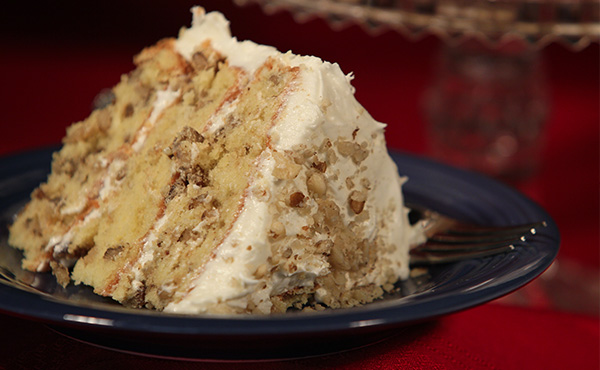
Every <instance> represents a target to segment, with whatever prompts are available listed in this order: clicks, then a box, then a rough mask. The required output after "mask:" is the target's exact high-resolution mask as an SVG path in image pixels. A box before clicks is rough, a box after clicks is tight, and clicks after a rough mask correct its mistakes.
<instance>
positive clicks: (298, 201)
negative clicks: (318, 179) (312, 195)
mask: <svg viewBox="0 0 600 370" xmlns="http://www.w3.org/2000/svg"><path fill="white" fill-rule="evenodd" d="M289 200H290V206H292V207H302V206H303V205H304V194H302V193H301V192H299V191H297V192H295V193H292V195H290V199H289Z"/></svg>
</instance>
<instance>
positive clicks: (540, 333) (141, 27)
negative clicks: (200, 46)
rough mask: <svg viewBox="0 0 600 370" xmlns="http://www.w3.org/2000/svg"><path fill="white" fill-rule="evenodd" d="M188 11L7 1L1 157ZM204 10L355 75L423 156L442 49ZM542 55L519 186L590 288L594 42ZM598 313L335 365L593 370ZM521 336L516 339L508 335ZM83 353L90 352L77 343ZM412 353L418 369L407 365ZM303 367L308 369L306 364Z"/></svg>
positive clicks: (16, 323)
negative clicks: (531, 140)
mask: <svg viewBox="0 0 600 370" xmlns="http://www.w3.org/2000/svg"><path fill="white" fill-rule="evenodd" d="M191 5H195V3H194V2H192V1H183V0H180V1H166V0H162V1H160V0H155V1H152V2H144V1H141V0H127V1H121V2H118V1H104V2H99V1H96V2H78V1H72V0H70V1H62V2H60V5H59V4H58V3H55V2H43V1H28V2H18V4H17V2H10V4H3V11H2V14H0V42H1V43H0V45H2V47H1V48H0V82H1V88H0V123H1V125H2V131H1V133H0V155H8V154H10V153H14V152H19V151H24V150H30V149H32V148H36V147H40V146H46V145H51V144H56V143H59V142H60V139H61V137H62V136H63V135H64V132H65V128H66V127H67V126H68V125H69V124H71V123H72V122H75V121H78V120H81V119H84V118H85V117H86V116H87V115H88V114H89V113H90V107H91V102H92V100H93V98H94V96H95V95H96V94H97V93H98V92H99V91H100V90H101V89H103V88H107V87H111V86H112V85H114V84H116V83H117V82H118V81H119V76H120V75H121V74H122V73H126V72H128V71H130V70H131V69H132V68H133V65H132V62H131V61H132V57H133V55H134V54H135V53H137V52H138V51H140V50H141V49H142V48H143V47H144V46H147V45H150V44H152V43H154V42H156V41H157V40H159V39H160V38H162V37H165V36H176V35H177V32H178V30H179V28H180V27H181V26H183V25H189V23H190V19H191V15H190V13H189V12H188V8H189V7H190V6H191ZM202 5H203V6H205V8H206V9H207V10H213V9H217V10H220V11H222V12H223V13H225V15H226V16H227V17H228V18H229V19H230V21H231V24H232V32H233V34H234V35H236V36H237V37H238V38H239V39H242V40H243V39H251V40H253V41H256V42H258V43H262V44H269V45H274V46H276V47H277V48H278V49H279V50H281V51H287V50H292V51H293V52H294V53H297V54H311V55H317V56H319V57H321V58H323V59H325V60H330V61H335V62H338V63H339V64H340V66H341V67H342V69H343V70H344V71H345V72H351V71H352V72H354V74H355V76H356V78H355V80H354V83H353V84H354V86H355V87H356V89H357V93H356V96H357V98H358V100H359V101H360V102H361V103H362V104H363V105H364V106H365V107H366V108H367V110H369V112H370V113H371V114H372V115H373V116H374V117H375V118H376V119H377V120H379V121H382V122H386V123H388V124H389V126H388V129H387V140H388V144H389V146H390V147H392V148H395V149H400V150H403V151H407V152H412V153H418V154H422V155H427V154H428V152H429V151H428V145H427V136H426V122H425V120H424V118H423V109H422V105H423V95H424V92H425V91H426V89H427V87H428V86H429V84H430V81H431V80H432V71H433V65H434V63H435V59H436V56H437V53H438V50H439V47H440V45H441V42H440V40H439V39H438V38H436V37H433V36H425V37H423V38H422V39H420V40H418V41H410V40H408V39H407V38H406V37H404V36H403V35H400V34H398V33H396V32H394V31H384V32H382V33H380V34H378V35H376V36H372V35H369V34H367V33H366V32H364V30H363V29H361V28H360V27H359V26H349V27H347V28H344V29H342V30H340V31H334V30H332V29H331V28H330V27H329V26H328V25H327V24H326V22H324V21H323V20H320V19H313V20H310V21H308V22H306V23H303V24H300V23H297V22H295V21H294V20H293V18H292V17H291V15H290V14H288V13H286V12H280V13H277V14H275V15H265V14H264V13H263V12H262V10H261V9H260V8H259V7H258V6H254V5H252V6H247V7H243V8H240V7H237V6H235V5H233V4H232V3H231V2H229V1H217V0H206V1H203V2H202ZM542 57H543V61H544V63H545V66H546V70H547V78H548V83H549V92H550V97H551V100H550V109H551V115H550V119H549V121H548V123H547V132H546V145H545V149H544V154H543V161H542V163H541V167H540V170H539V173H538V174H537V175H536V176H534V177H533V178H532V179H530V180H529V181H526V182H523V183H520V184H517V186H518V187H519V188H520V189H521V190H522V191H523V192H525V193H526V194H527V195H529V196H530V197H532V198H534V199H535V200H536V201H538V202H539V203H540V204H541V205H542V206H543V207H544V208H546V209H547V210H548V212H549V213H550V214H551V215H552V217H553V218H554V219H555V220H556V221H557V224H558V226H559V228H560V230H561V234H562V240H563V242H562V246H561V251H560V255H559V261H561V260H565V261H569V262H572V261H574V263H576V264H577V266H580V268H581V269H586V271H587V270H589V271H592V273H593V276H594V277H595V279H596V280H597V276H598V268H599V267H600V254H599V251H600V231H599V225H600V218H599V204H600V197H599V184H600V177H599V174H600V163H599V158H600V155H599V154H600V150H599V142H600V133H599V130H600V96H599V84H600V77H599V70H600V68H599V66H600V61H599V48H598V45H597V44H593V45H591V46H589V47H587V48H586V49H584V50H582V51H579V52H573V51H570V50H568V49H567V48H565V47H563V46H561V45H557V44H552V45H550V46H548V47H546V48H544V49H543V51H542ZM596 285H597V281H596ZM583 298H584V299H583V300H584V301H585V297H583ZM596 303H597V302H596ZM597 317H598V316H597V313H596V314H592V315H591V316H590V315H589V314H588V315H587V316H580V315H579V314H573V313H569V312H558V311H556V310H555V308H554V307H552V306H551V305H550V306H548V305H543V307H536V306H535V304H534V305H533V307H529V308H514V307H510V306H505V305H494V304H493V305H485V306H483V307H480V308H477V309H474V310H469V311H466V312H463V313H460V314H457V315H453V316H450V317H448V318H445V319H442V320H441V321H440V322H438V323H437V324H434V325H432V326H429V327H424V328H423V327H421V329H417V330H421V331H422V336H421V337H420V339H419V340H416V341H410V340H396V341H388V342H386V343H385V344H383V345H381V346H378V347H374V348H371V349H366V350H360V351H357V352H352V354H349V355H347V356H342V359H345V360H346V361H345V362H342V365H344V366H342V367H355V368H358V367H365V366H366V367H368V368H376V367H377V366H384V365H390V366H392V365H393V366H394V367H396V366H400V365H407V364H412V365H415V367H435V366H437V367H439V368H463V367H473V368H480V367H482V368H493V367H497V368H515V367H524V368H527V367H529V368H571V367H575V363H576V362H578V365H582V367H588V368H598V366H600V363H599V361H600V360H599V355H598V345H599V335H598V329H599V323H598V318H597ZM498 320H500V321H498ZM0 323H3V324H6V325H8V326H4V325H3V326H2V327H8V328H10V330H11V333H12V334H11V335H14V336H17V337H18V334H17V333H19V332H21V331H23V330H27V331H30V332H32V333H36V335H39V336H40V338H41V339H40V340H42V341H46V343H47V345H46V347H48V346H50V347H48V348H52V345H58V344H52V343H59V344H60V343H63V345H65V346H67V347H70V344H72V342H70V341H69V340H67V339H64V338H62V337H58V336H56V335H55V334H54V333H46V331H45V330H46V329H45V328H44V327H43V326H36V325H37V324H30V323H27V322H24V321H20V320H15V319H11V318H10V317H8V316H3V315H0ZM499 323H501V324H499ZM517 331H518V332H520V333H521V334H523V335H522V336H520V337H516V336H514V333H515V332H517ZM0 335H4V334H0ZM52 335H54V337H53V336H52ZM18 338H20V337H18ZM57 338H60V339H57ZM21 339H22V340H21V341H19V340H17V341H13V342H12V343H13V344H12V347H8V349H7V348H6V347H5V348H4V349H0V356H4V357H5V358H4V359H2V360H0V368H1V367H2V366H3V365H4V364H6V365H5V366H8V364H9V362H8V360H7V359H8V358H13V359H14V358H17V357H18V356H17V355H15V353H20V354H21V356H23V353H24V352H23V351H25V353H26V351H28V350H29V349H28V348H29V347H28V344H31V339H30V338H21ZM2 340H3V341H5V340H6V338H2ZM61 340H62V341H64V342H60V341H61ZM81 346H85V345H80V344H77V345H76V346H75V348H80V347H81ZM48 348H46V350H40V351H41V352H39V353H37V355H38V357H39V356H41V358H46V357H47V358H50V357H51V356H50V352H51V351H48ZM85 348H92V347H85ZM11 351H14V352H11ZM98 351H101V350H98ZM548 351H549V352H548ZM90 353H92V354H94V353H95V354H96V355H98V356H100V355H104V356H107V354H110V356H113V357H110V358H113V359H120V361H121V362H122V363H124V362H127V363H129V362H132V363H133V362H136V361H143V364H145V365H148V364H152V361H150V360H141V359H138V358H136V357H133V356H131V357H123V356H126V355H114V354H112V353H111V352H107V351H103V352H90ZM544 353H549V354H548V355H544ZM15 356H17V357H15ZM80 356H83V355H80ZM544 356H545V357H544ZM25 357H27V356H25ZM415 358H416V359H419V361H421V362H420V363H415V362H411V361H413V360H414V359H415ZM340 360H341V358H340V357H332V358H329V359H328V360H327V361H329V362H327V361H326V362H325V364H329V365H331V366H334V365H335V364H340V362H339V361H340ZM2 361H4V362H2ZM139 363H140V364H141V363H142V362H139ZM10 364H14V362H10ZM154 364H156V365H157V368H158V366H166V365H165V363H163V362H155V363H154ZM311 364H314V362H308V363H306V366H307V367H308V366H309V365H311ZM287 365H288V366H289V365H290V363H287ZM426 365H427V366H426ZM520 365H522V366H520ZM215 366H216V365H215ZM294 366H300V365H298V364H296V365H294ZM298 368H302V367H298Z"/></svg>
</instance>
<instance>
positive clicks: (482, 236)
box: [428, 222, 546, 244]
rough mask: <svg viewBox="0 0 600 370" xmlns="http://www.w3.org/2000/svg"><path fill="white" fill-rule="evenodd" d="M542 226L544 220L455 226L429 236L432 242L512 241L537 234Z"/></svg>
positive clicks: (474, 242)
mask: <svg viewBox="0 0 600 370" xmlns="http://www.w3.org/2000/svg"><path fill="white" fill-rule="evenodd" d="M541 226H546V225H545V223H544V222H535V223H531V224H526V225H517V226H507V227H474V226H469V227H468V228H464V227H463V228H454V229H450V230H447V231H445V232H442V233H437V234H434V235H431V236H430V237H429V238H428V241H430V242H438V243H448V244H450V243H453V244H465V243H468V244H471V243H473V244H477V243H485V242H501V241H503V242H510V241H512V240H514V241H518V240H519V239H521V238H522V237H523V236H524V235H527V234H535V233H536V232H537V229H538V228H539V227H541Z"/></svg>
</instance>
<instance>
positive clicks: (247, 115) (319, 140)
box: [9, 8, 419, 313]
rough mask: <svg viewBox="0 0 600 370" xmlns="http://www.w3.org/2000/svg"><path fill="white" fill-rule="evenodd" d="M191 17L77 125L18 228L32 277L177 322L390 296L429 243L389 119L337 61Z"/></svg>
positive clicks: (15, 240) (13, 231) (199, 13)
mask: <svg viewBox="0 0 600 370" xmlns="http://www.w3.org/2000/svg"><path fill="white" fill-rule="evenodd" d="M192 12H193V15H194V20H193V25H192V27H191V28H189V29H182V30H181V32H180V34H179V37H178V38H177V39H164V40H162V41H160V42H159V43H157V44H156V45H154V46H152V47H149V48H147V49H145V50H143V51H142V52H141V53H140V54H139V55H138V56H137V57H136V58H135V64H136V69H135V70H134V71H133V72H131V73H130V74H128V75H125V76H123V77H122V79H121V82H120V83H119V84H118V85H116V86H115V87H114V89H113V94H114V99H113V101H112V103H110V104H109V105H107V106H106V107H104V108H102V109H99V110H96V111H94V112H93V113H92V114H91V115H90V117H88V118H87V119H86V120H84V121H82V122H79V123H76V124H74V125H72V126H71V127H70V128H69V129H68V130H67V135H66V137H65V138H64V145H63V148H62V149H61V150H60V151H59V152H57V153H55V154H54V157H53V162H52V172H51V174H50V175H49V177H48V180H47V182H46V183H44V184H41V185H40V186H39V188H37V189H36V190H35V191H34V192H33V193H32V196H31V201H30V202H29V203H28V204H27V205H26V207H25V208H24V209H23V210H22V211H21V212H20V214H19V215H18V216H17V217H16V220H15V222H14V224H13V225H12V226H11V228H10V240H9V243H10V244H11V245H12V246H14V247H16V248H19V249H21V250H23V252H24V259H23V267H24V268H25V269H28V270H32V271H38V272H44V271H52V273H53V274H54V275H55V276H56V278H57V279H58V281H59V282H60V283H61V284H63V285H67V284H69V283H70V282H71V281H73V282H74V283H75V284H86V285H90V286H92V287H93V288H94V292H96V293H97V294H100V295H103V296H109V297H112V298H113V299H115V300H117V301H119V302H121V303H123V304H124V305H127V306H132V307H146V308H152V309H157V310H164V311H168V312H175V313H271V312H285V311H286V310H288V309H289V308H306V307H308V308H312V309H321V308H323V307H331V308H338V307H350V306H355V305H359V304H363V303H367V302H370V301H373V300H374V299H376V298H378V297H381V296H382V294H383V292H384V290H385V289H389V288H390V287H391V286H392V284H393V283H394V282H396V281H397V280H398V279H402V278H405V277H407V275H408V246H409V244H410V243H411V241H414V240H416V239H417V238H418V237H419V235H417V233H416V232H415V231H413V230H412V229H411V228H410V227H409V225H408V219H407V212H406V209H405V208H404V206H403V200H402V194H401V184H402V182H403V180H402V179H401V178H399V176H398V173H397V169H396V167H395V164H394V163H393V161H392V160H391V158H390V157H389V155H388V153H387V150H386V145H385V139H384V125H383V124H381V123H378V122H376V121H375V120H373V118H372V117H371V116H370V115H369V114H368V113H367V112H366V111H365V109H364V108H363V107H362V106H361V105H360V104H359V103H358V102H357V101H356V99H355V98H354V96H353V93H354V91H353V88H352V86H351V85H350V80H351V77H350V76H346V75H344V74H343V73H342V71H341V70H340V68H339V66H338V65H337V64H330V63H327V62H323V61H321V60H320V59H318V58H316V57H308V56H297V55H293V54H291V53H289V52H288V53H280V52H278V51H277V50H276V49H274V48H272V47H267V46H262V45H257V44H255V43H253V42H250V41H243V42H239V41H237V40H236V39H235V38H232V37H231V35H230V32H229V26H228V22H227V20H226V19H225V18H224V17H223V15H222V14H220V13H216V12H213V13H209V14H205V12H204V10H203V9H202V8H194V9H193V10H192Z"/></svg>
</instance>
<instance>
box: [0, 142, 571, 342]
mask: <svg viewBox="0 0 600 370" xmlns="http://www.w3.org/2000/svg"><path fill="white" fill-rule="evenodd" d="M56 149H57V147H49V148H42V149H37V150H32V151H25V152H22V153H18V154H15V155H11V156H6V157H2V158H0V181H1V180H2V178H3V177H2V176H3V175H4V174H5V172H7V171H14V170H15V169H22V170H24V169H25V168H24V167H26V166H32V165H36V164H37V165H41V164H43V163H47V164H48V169H49V163H50V158H51V155H50V154H51V153H52V152H54V151H55V150H56ZM390 154H391V156H392V158H393V159H394V161H395V162H396V163H398V162H400V163H401V164H403V165H404V167H401V168H400V173H401V174H402V173H403V172H404V173H405V172H406V168H409V172H410V170H411V169H414V168H422V169H425V170H427V171H429V172H431V173H438V174H439V173H443V174H444V176H446V177H450V178H457V179H459V180H460V181H459V182H465V181H466V182H473V183H475V184H478V185H477V187H480V186H486V185H487V186H489V187H492V188H493V189H495V190H498V191H500V192H501V193H502V194H503V195H504V196H509V197H511V199H512V201H513V202H517V203H518V204H519V205H520V206H521V207H522V208H523V209H525V210H527V211H528V212H529V213H532V214H535V215H539V216H543V218H544V219H545V220H546V222H547V223H548V227H547V228H546V230H547V232H548V234H549V239H552V240H551V242H552V243H553V244H552V245H547V249H548V250H547V253H545V254H544V255H543V256H541V257H540V264H539V265H538V266H537V267H536V268H535V269H533V270H530V271H527V272H526V273H523V274H520V275H519V276H517V277H515V278H514V279H512V280H509V281H506V282H504V283H502V284H500V285H498V286H493V287H487V288H485V287H484V288H483V289H474V290H472V291H470V292H468V293H464V294H463V295H461V296H457V294H454V293H452V292H451V293H447V294H445V295H433V296H432V297H425V298H423V297H419V300H418V301H417V302H416V303H415V302H414V301H410V300H408V301H404V302H402V303H401V304H399V305H398V304H394V303H389V302H375V303H371V304H368V305H365V306H362V307H355V308H349V309H340V310H326V311H323V312H317V313H299V314H295V313H293V314H281V315H267V316H229V315H227V316H209V315H201V316H188V315H177V314H165V313H157V312H148V311H143V312H142V311H138V312H133V311H136V310H134V309H127V308H121V307H118V306H117V307H115V309H114V310H113V309H111V310H105V309H99V308H94V307H87V306H83V305H74V304H72V303H69V302H60V301H55V300H54V299H52V298H48V297H45V296H44V295H43V294H41V293H32V292H28V291H24V290H21V289H18V288H16V287H14V286H11V285H7V284H6V283H2V284H0V312H1V313H4V314H7V315H13V316H19V317H22V318H26V319H30V320H35V321H41V322H44V323H46V324H51V325H55V326H59V327H60V326H65V327H70V328H77V329H81V330H100V331H111V332H137V333H152V334H174V335H181V336H258V337H260V336H270V335H274V334H276V335H304V334H315V333H321V334H327V333H339V332H343V331H367V330H382V329H386V328H391V327H397V326H403V325H408V324H414V323H417V322H422V321H427V320H431V319H433V318H437V317H440V316H444V315H447V314H450V313H455V312H458V311H462V310H465V309H468V308H471V307H474V306H477V305H480V304H482V303H485V302H488V301H490V300H493V299H496V298H499V297H501V296H503V295H506V294H508V293H510V292H512V291H514V290H516V289H518V288H520V287H522V286H523V285H525V284H527V283H529V282H530V281H532V280H533V279H535V278H536V277H537V276H539V275H540V274H541V273H542V272H543V271H545V270H546V269H547V268H548V267H549V266H550V264H551V263H552V261H553V260H554V259H555V258H556V256H557V254H558V250H559V247H560V235H559V232H558V228H557V226H556V224H555V222H554V220H553V219H552V217H551V216H550V215H549V214H548V213H547V212H546V211H545V210H544V209H543V208H542V207H540V206H539V205H538V204H537V203H535V202H534V201H532V200H531V199H529V198H527V197H526V196H525V195H523V194H521V193H520V192H518V191H517V190H516V189H513V188H511V187H509V186H507V185H505V184H502V183H500V182H498V181H496V180H493V179H491V178H488V177H486V176H483V175H480V174H477V173H474V172H471V171H467V170H462V169H458V168H454V167H450V166H448V165H445V164H442V163H439V162H436V161H434V160H431V159H427V158H424V157H421V156H418V155H414V154H409V153H404V152H399V151H393V150H391V151H390ZM423 176H426V174H423ZM412 178H413V181H414V177H412ZM417 178H418V176H417ZM410 181H411V180H410V179H409V181H408V183H407V184H406V186H408V187H409V189H410V186H411V185H410V184H411V182H410ZM413 183H414V182H413ZM417 183H418V181H417ZM417 185H418V184H417ZM406 186H405V189H406ZM423 191H427V189H425V190H423ZM0 200H1V198H0ZM448 206H451V204H449V205H448ZM7 298H11V302H12V304H6V303H5V302H6V301H7ZM414 298H415V297H413V299H414ZM465 298H467V299H465ZM442 301H443V302H445V303H446V304H444V305H440V303H442ZM36 303H37V305H36ZM41 303H43V305H44V307H45V309H44V310H39V309H38V308H37V306H39V305H40V304H41ZM432 303H433V304H432ZM447 303H450V304H447ZM427 304H429V307H427ZM415 307H418V308H420V310H419V312H415V311H414V308H415ZM130 311H131V312H130ZM398 316H401V317H398ZM86 318H88V319H87V320H86ZM150 321H151V322H150ZM224 322H227V323H228V324H231V325H223V323H224ZM307 322H308V323H309V324H310V325H307Z"/></svg>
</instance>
